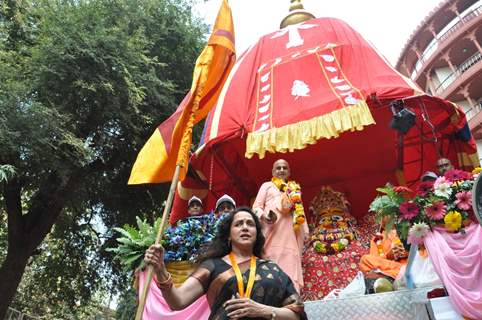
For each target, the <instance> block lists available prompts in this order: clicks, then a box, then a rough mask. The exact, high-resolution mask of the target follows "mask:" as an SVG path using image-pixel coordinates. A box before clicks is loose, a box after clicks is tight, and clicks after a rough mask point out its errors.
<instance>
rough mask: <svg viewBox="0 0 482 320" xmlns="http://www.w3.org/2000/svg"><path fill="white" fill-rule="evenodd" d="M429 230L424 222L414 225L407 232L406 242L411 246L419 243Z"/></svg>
mask: <svg viewBox="0 0 482 320" xmlns="http://www.w3.org/2000/svg"><path fill="white" fill-rule="evenodd" d="M429 230H430V227H429V226H428V224H426V223H425V222H418V223H414V224H413V225H412V226H411V227H410V229H409V230H408V238H407V242H408V243H411V244H419V243H421V242H422V239H423V237H425V236H426V235H427V233H428V231H429Z"/></svg>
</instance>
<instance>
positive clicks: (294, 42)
mask: <svg viewBox="0 0 482 320" xmlns="http://www.w3.org/2000/svg"><path fill="white" fill-rule="evenodd" d="M314 27H318V25H317V24H295V25H290V26H287V27H286V28H284V29H283V30H281V31H279V32H277V33H275V34H274V35H273V36H272V37H271V39H275V38H279V37H282V36H284V35H285V34H286V33H288V43H286V49H289V48H294V47H299V46H302V45H303V43H305V41H304V39H303V38H302V37H301V34H300V31H299V30H304V29H310V28H314Z"/></svg>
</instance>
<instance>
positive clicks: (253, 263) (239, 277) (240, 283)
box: [229, 252, 256, 298]
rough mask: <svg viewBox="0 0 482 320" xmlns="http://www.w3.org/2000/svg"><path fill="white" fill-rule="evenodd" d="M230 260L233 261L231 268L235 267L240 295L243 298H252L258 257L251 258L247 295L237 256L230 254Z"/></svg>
mask: <svg viewBox="0 0 482 320" xmlns="http://www.w3.org/2000/svg"><path fill="white" fill-rule="evenodd" d="M229 260H230V261H231V266H232V267H233V270H234V274H235V275H236V280H237V282H238V293H239V295H240V297H241V298H249V297H250V296H251V291H252V290H253V285H254V278H255V277H256V257H255V256H251V262H250V266H249V277H248V285H247V286H246V294H245V292H244V282H243V276H242V275H241V271H240V270H239V267H238V263H237V262H236V256H235V255H234V253H233V252H231V253H230V254H229Z"/></svg>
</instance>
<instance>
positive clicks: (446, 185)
mask: <svg viewBox="0 0 482 320" xmlns="http://www.w3.org/2000/svg"><path fill="white" fill-rule="evenodd" d="M433 188H434V193H435V195H436V196H438V197H442V198H446V199H448V198H449V197H450V195H451V194H452V188H451V183H450V181H449V180H447V179H446V178H445V177H439V178H437V180H435V182H434V184H433Z"/></svg>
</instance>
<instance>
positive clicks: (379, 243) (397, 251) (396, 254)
mask: <svg viewBox="0 0 482 320" xmlns="http://www.w3.org/2000/svg"><path fill="white" fill-rule="evenodd" d="M384 225H385V223H384V221H382V228H383V226H384ZM407 256H408V253H407V251H406V250H405V249H404V248H403V245H402V243H401V241H400V239H399V238H398V236H397V231H396V230H390V231H389V232H385V231H381V232H380V233H377V234H376V235H375V237H374V238H373V239H372V241H371V242H370V253H369V254H367V255H364V256H362V257H361V259H360V270H361V271H362V272H363V273H364V274H365V275H368V276H369V277H374V274H376V273H378V274H381V275H385V276H389V277H391V278H393V279H395V278H396V277H397V276H398V274H399V273H400V269H401V268H402V266H404V265H405V264H406V263H407V259H406V258H407Z"/></svg>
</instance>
